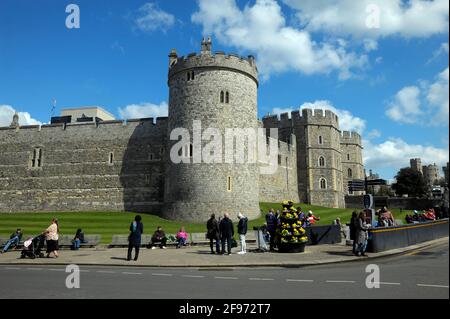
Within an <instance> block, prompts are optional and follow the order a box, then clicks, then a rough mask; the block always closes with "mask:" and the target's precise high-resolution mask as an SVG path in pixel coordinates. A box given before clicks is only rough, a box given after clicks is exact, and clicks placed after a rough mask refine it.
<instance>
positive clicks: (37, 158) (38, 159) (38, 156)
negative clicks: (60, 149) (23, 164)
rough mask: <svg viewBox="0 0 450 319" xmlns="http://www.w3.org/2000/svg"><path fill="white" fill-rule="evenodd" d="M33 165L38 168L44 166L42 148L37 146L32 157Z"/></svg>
mask: <svg viewBox="0 0 450 319" xmlns="http://www.w3.org/2000/svg"><path fill="white" fill-rule="evenodd" d="M31 167H32V168H38V167H42V149H41V148H39V147H36V148H35V149H34V150H33V157H32V158H31Z"/></svg>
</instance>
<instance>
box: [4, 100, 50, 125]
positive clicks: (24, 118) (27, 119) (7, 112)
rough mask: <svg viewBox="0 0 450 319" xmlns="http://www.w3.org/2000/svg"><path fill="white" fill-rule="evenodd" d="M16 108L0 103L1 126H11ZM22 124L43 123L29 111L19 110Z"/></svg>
mask: <svg viewBox="0 0 450 319" xmlns="http://www.w3.org/2000/svg"><path fill="white" fill-rule="evenodd" d="M14 113H16V110H15V109H14V108H13V107H12V106H11V105H5V104H0V127H4V126H9V125H10V124H11V122H12V119H13V116H14ZM18 114H19V124H20V125H41V124H42V123H41V122H39V121H38V120H35V119H33V118H32V117H31V115H30V113H28V112H18Z"/></svg>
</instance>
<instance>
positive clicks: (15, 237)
mask: <svg viewBox="0 0 450 319" xmlns="http://www.w3.org/2000/svg"><path fill="white" fill-rule="evenodd" d="M22 235H23V233H22V230H21V229H20V228H17V230H16V231H15V232H14V233H12V234H11V236H10V237H9V240H8V242H7V243H6V244H5V247H3V250H2V254H3V253H6V252H7V251H8V249H9V247H11V246H17V244H19V242H20V240H21V239H22Z"/></svg>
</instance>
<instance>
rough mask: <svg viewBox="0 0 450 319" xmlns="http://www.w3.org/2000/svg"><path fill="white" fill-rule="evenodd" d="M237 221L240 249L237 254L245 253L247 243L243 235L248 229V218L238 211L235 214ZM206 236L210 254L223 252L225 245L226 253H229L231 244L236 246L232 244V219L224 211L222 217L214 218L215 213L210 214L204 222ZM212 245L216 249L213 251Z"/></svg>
mask: <svg viewBox="0 0 450 319" xmlns="http://www.w3.org/2000/svg"><path fill="white" fill-rule="evenodd" d="M237 217H238V219H239V222H238V225H237V232H238V235H239V242H240V247H241V249H240V251H239V252H238V254H239V255H243V254H246V253H247V244H246V239H245V235H246V234H247V230H248V218H247V217H245V216H244V215H243V214H242V213H238V215H237ZM206 229H207V232H206V238H207V239H209V246H210V249H211V254H216V253H217V254H219V255H224V254H225V245H226V248H227V250H226V253H227V254H228V255H231V248H232V247H233V246H237V244H236V245H235V244H234V239H233V237H234V226H233V221H232V220H231V219H230V215H229V214H228V213H225V214H224V215H223V218H222V219H220V220H217V219H216V215H215V214H212V215H211V217H210V219H209V220H208V221H207V222H206ZM214 245H215V249H216V251H215V252H214Z"/></svg>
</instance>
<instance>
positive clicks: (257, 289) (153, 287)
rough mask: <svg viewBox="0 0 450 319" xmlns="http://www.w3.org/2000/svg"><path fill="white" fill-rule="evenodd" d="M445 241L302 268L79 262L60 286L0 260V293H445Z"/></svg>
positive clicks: (56, 270)
mask: <svg viewBox="0 0 450 319" xmlns="http://www.w3.org/2000/svg"><path fill="white" fill-rule="evenodd" d="M448 249H449V247H448V244H443V245H440V246H437V247H434V248H428V249H424V250H419V251H414V252H412V253H409V254H407V255H403V256H396V257H389V258H384V259H377V260H375V261H374V260H372V261H370V262H371V263H373V262H375V263H376V264H377V265H378V266H379V267H380V279H379V282H380V288H379V289H368V288H367V287H366V285H365V281H366V277H367V275H368V274H367V273H366V272H365V269H366V266H367V264H369V261H367V260H366V261H364V260H361V261H360V262H351V263H344V264H335V265H324V266H311V267H305V268H295V269H286V268H281V269H280V268H265V269H261V268H258V269H248V268H240V269H222V270H221V269H168V268H133V267H109V268H105V267H103V268H102V267H81V279H80V286H81V287H80V289H67V288H66V286H65V282H66V276H67V275H68V274H67V273H65V268H63V267H61V266H0V282H1V285H0V298H51V297H56V298H182V299H186V298H231V299H240V298H257V299H260V298H263V299H265V298H446V299H448V298H449V257H448Z"/></svg>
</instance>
